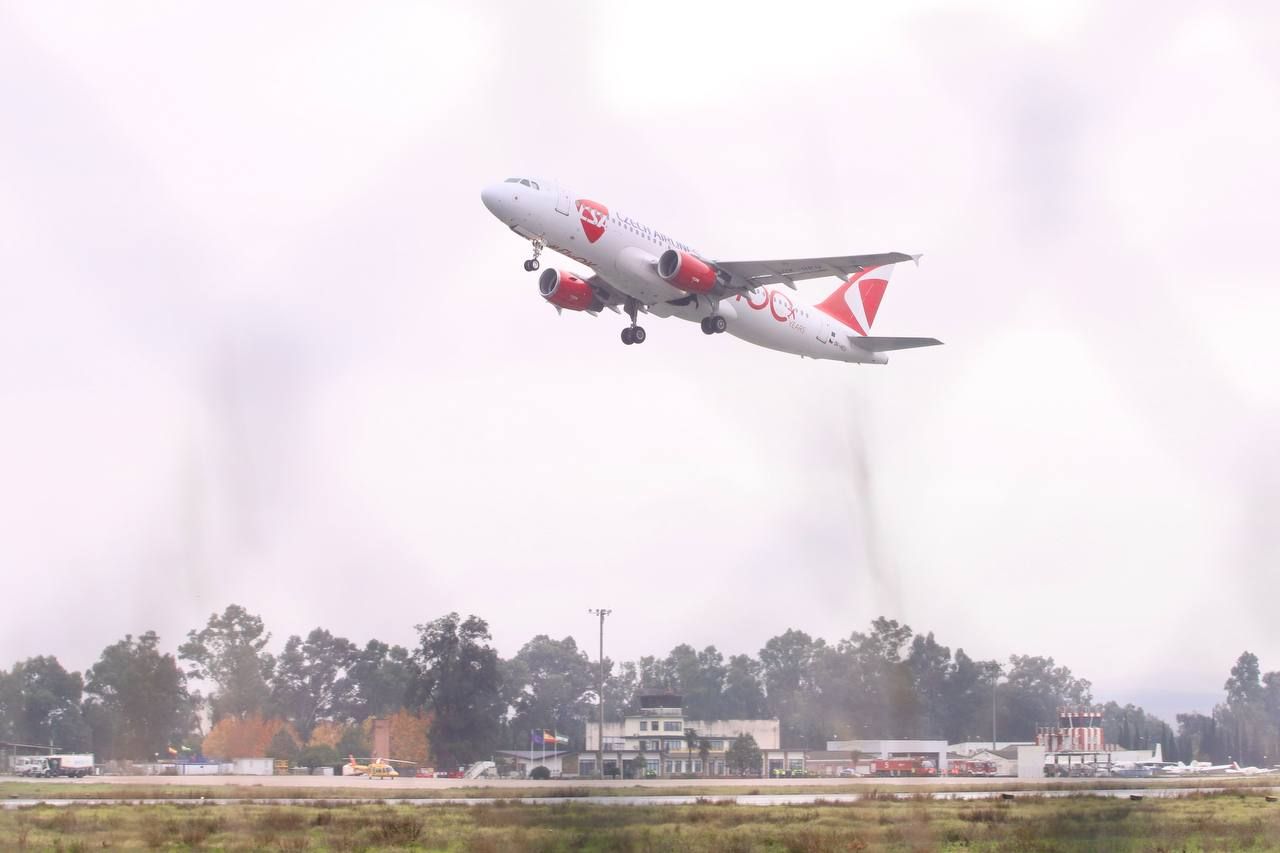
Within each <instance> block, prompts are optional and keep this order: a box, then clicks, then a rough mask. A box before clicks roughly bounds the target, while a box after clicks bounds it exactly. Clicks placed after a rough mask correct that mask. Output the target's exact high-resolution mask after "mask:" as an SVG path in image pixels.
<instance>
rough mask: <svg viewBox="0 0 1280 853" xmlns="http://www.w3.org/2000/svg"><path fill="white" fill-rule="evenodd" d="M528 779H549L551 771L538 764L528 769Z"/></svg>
mask: <svg viewBox="0 0 1280 853" xmlns="http://www.w3.org/2000/svg"><path fill="white" fill-rule="evenodd" d="M529 778H530V779H550V778H551V771H550V770H548V769H547V768H546V767H544V766H542V765H541V764H539V765H538V766H537V767H535V768H533V769H532V770H530V771H529Z"/></svg>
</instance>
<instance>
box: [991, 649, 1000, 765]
mask: <svg viewBox="0 0 1280 853" xmlns="http://www.w3.org/2000/svg"><path fill="white" fill-rule="evenodd" d="M1001 670H1002V668H1001V666H1000V664H999V663H995V662H993V663H992V664H991V751H992V752H995V751H996V685H997V684H999V683H1000V673H1001Z"/></svg>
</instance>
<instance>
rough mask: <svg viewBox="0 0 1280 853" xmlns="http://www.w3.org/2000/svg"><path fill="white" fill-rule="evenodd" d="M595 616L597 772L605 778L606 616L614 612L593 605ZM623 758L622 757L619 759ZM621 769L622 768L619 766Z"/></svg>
mask: <svg viewBox="0 0 1280 853" xmlns="http://www.w3.org/2000/svg"><path fill="white" fill-rule="evenodd" d="M587 612H588V613H590V614H592V615H593V616H599V617H600V680H599V684H598V690H597V691H596V698H597V701H599V703H600V730H599V732H597V737H596V774H597V775H598V776H599V777H600V778H601V779H603V778H604V617H606V616H608V615H609V614H610V613H612V612H613V611H612V610H607V609H605V608H603V607H593V608H589V609H588V610H587ZM619 760H621V759H619ZM619 769H621V768H619Z"/></svg>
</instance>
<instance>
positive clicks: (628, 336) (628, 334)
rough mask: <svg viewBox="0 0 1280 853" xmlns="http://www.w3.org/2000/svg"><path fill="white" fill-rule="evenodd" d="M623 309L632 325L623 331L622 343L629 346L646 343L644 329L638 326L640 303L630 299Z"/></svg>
mask: <svg viewBox="0 0 1280 853" xmlns="http://www.w3.org/2000/svg"><path fill="white" fill-rule="evenodd" d="M622 307H623V310H624V311H626V312H627V316H628V317H630V318H631V325H630V326H627V328H625V329H623V330H622V342H623V343H624V344H626V345H627V346H631V345H632V344H642V343H644V339H645V333H644V327H643V326H637V325H636V314H637V313H638V312H639V310H640V303H639V302H637V301H636V300H634V299H628V300H627V301H626V302H625V303H624V304H623V306H622Z"/></svg>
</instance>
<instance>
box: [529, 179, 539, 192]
mask: <svg viewBox="0 0 1280 853" xmlns="http://www.w3.org/2000/svg"><path fill="white" fill-rule="evenodd" d="M529 186H531V187H533V188H534V189H535V190H536V189H537V188H538V182H537V181H530V182H529Z"/></svg>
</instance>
